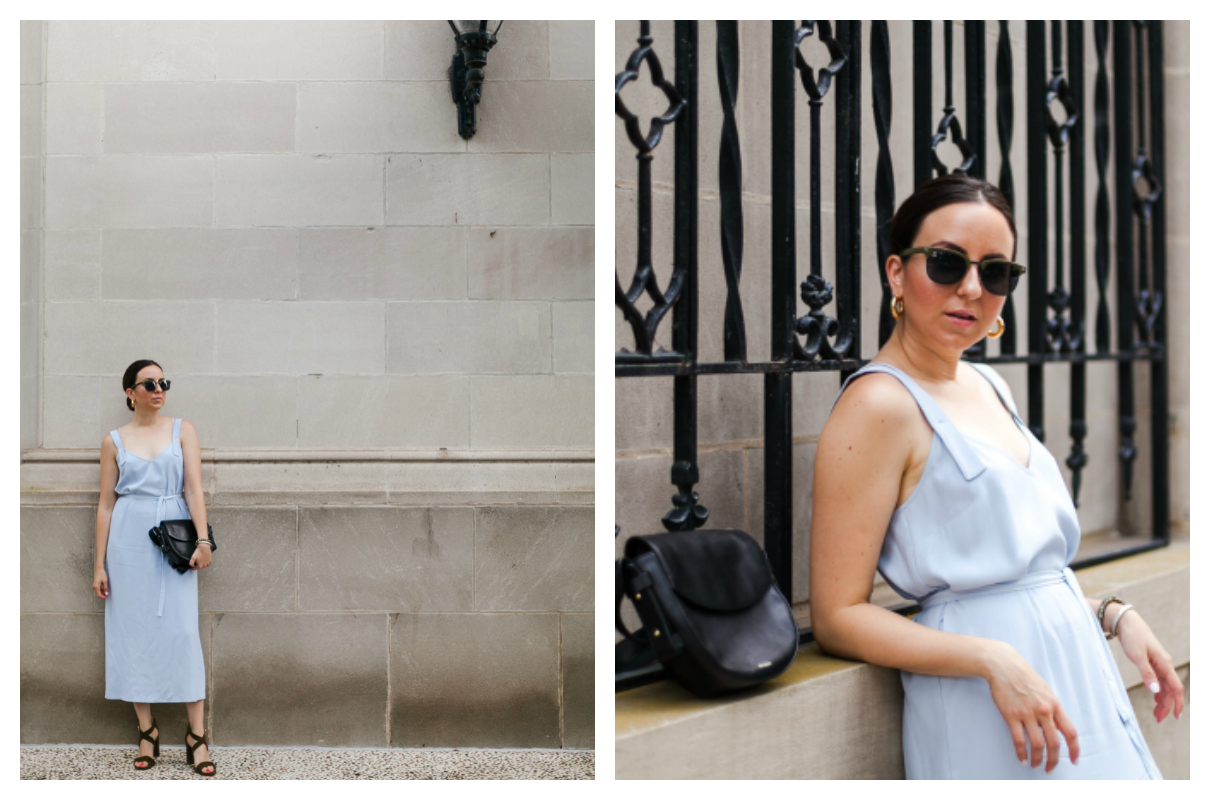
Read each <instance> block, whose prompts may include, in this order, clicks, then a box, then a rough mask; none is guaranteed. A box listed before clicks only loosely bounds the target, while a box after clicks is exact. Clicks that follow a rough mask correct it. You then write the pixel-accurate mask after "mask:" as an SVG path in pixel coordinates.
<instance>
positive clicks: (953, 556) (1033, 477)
mask: <svg viewBox="0 0 1210 800" xmlns="http://www.w3.org/2000/svg"><path fill="white" fill-rule="evenodd" d="M971 366H973V367H974V368H975V369H976V370H977V371H978V372H979V373H980V374H981V375H983V376H984V377H985V378H987V379H988V380H989V381H990V382H991V384H992V386H993V387H995V389H996V393H997V394H998V395H999V396H1000V400H1001V402H1002V403H1003V404H1004V405H1005V407H1006V408H1007V409H1008V410H1009V412H1010V413H1011V414H1012V417H1013V420H1014V421H1015V422H1016V424H1017V427H1018V428H1019V429H1020V430H1021V431H1022V433H1024V435H1025V437H1026V439H1027V440H1028V442H1029V467H1028V468H1026V467H1022V466H1021V465H1020V463H1018V462H1017V461H1016V460H1015V459H1013V458H1011V457H1010V456H1009V455H1008V454H1007V453H1005V452H1004V451H1003V450H1001V449H1000V448H998V447H995V446H993V445H990V444H988V443H986V442H981V441H979V440H977V439H974V438H971V437H968V436H964V435H963V434H962V433H960V432H959V431H958V429H957V428H956V427H955V426H954V425H953V423H952V422H950V420H949V419H948V418H947V417H946V416H945V414H944V413H943V412H942V411H941V408H940V407H939V406H938V405H937V403H936V402H934V401H933V399H932V398H931V397H930V396H929V395H928V393H927V392H925V391H924V390H923V389H921V388H920V386H919V385H918V384H917V383H916V382H915V381H913V380H912V379H911V378H910V377H908V376H907V375H906V374H904V373H903V372H902V371H900V370H898V369H896V368H894V367H892V366H890V365H888V364H883V363H874V362H872V363H870V364H867V365H866V366H865V367H863V368H862V369H860V370H858V371H857V372H856V373H854V374H853V375H852V376H851V377H850V378H849V380H848V381H847V382H846V383H845V385H844V387H842V388H841V392H843V391H844V388H847V387H848V385H849V384H850V383H852V381H854V380H855V379H857V378H858V377H859V376H861V375H867V374H869V373H871V372H883V373H886V374H888V375H892V376H894V377H895V378H897V379H898V380H899V381H900V382H901V383H902V384H903V385H904V386H905V387H906V388H907V390H908V391H909V392H911V393H912V397H914V398H915V400H916V403H917V405H919V406H920V410H921V412H922V413H923V414H924V417H925V419H926V420H927V421H928V423H929V425H930V426H932V428H933V434H934V435H933V443H932V448H931V450H930V451H929V456H928V461H927V462H926V464H925V468H924V473H923V474H922V475H921V477H920V483H919V484H918V485H917V486H916V488H915V489H914V490H913V492H912V494H911V496H910V497H909V498H908V500H907V502H905V503H904V504H903V505H902V506H900V507H899V508H897V509H896V510H895V512H894V514H892V516H891V522H890V526H889V527H888V529H887V533H886V539H885V540H884V543H883V546H882V552H881V554H880V555H879V559H878V570H879V571H880V572H881V573H882V575H883V577H885V578H886V581H887V583H888V584H890V585H891V587H892V588H894V589H895V591H897V592H898V593H899V594H901V595H903V596H904V597H907V598H910V599H913V600H916V601H919V602H920V604H921V606H922V607H923V611H922V612H921V613H920V614H919V615H917V616H916V618H915V621H916V622H917V623H919V624H921V625H925V626H928V627H930V628H934V629H936V630H941V631H948V632H950V633H959V634H967V635H970V636H980V637H984V638H989V639H998V640H1001V641H1004V642H1007V643H1009V644H1010V645H1012V646H1013V647H1014V648H1015V649H1016V650H1017V652H1018V653H1020V654H1021V655H1022V656H1023V657H1024V658H1025V660H1026V661H1028V662H1029V664H1030V666H1032V667H1033V668H1034V670H1036V671H1037V673H1038V674H1039V675H1040V676H1041V677H1042V679H1043V680H1045V681H1046V683H1047V684H1048V685H1049V686H1050V688H1051V690H1052V691H1054V693H1055V695H1056V696H1057V697H1058V700H1059V703H1060V704H1061V705H1062V707H1063V710H1064V711H1065V712H1066V713H1067V715H1068V717H1070V718H1071V721H1072V723H1073V724H1074V725H1075V728H1076V733H1077V735H1078V737H1079V743H1080V761H1079V765H1078V766H1072V764H1071V761H1070V758H1069V756H1068V752H1067V743H1066V742H1065V741H1061V745H1060V750H1061V757H1060V759H1059V765H1058V767H1056V768H1055V770H1054V771H1053V772H1051V773H1050V774H1047V773H1046V772H1045V768H1044V767H1039V768H1037V769H1033V768H1031V767H1030V766H1029V764H1028V763H1025V764H1022V763H1020V762H1019V761H1017V755H1016V749H1015V748H1014V746H1013V741H1012V734H1011V733H1010V732H1009V729H1008V725H1007V724H1006V723H1005V722H1004V718H1003V717H1002V716H1001V715H1000V712H999V710H998V709H997V708H996V705H995V703H994V702H993V701H992V696H991V690H990V688H989V685H988V683H987V681H985V680H983V679H982V678H973V677H971V678H943V677H937V676H933V675H918V674H915V673H910V672H901V673H900V674H901V676H902V680H903V690H904V708H903V760H904V767H905V769H906V772H907V777H908V778H909V779H937V778H996V779H1004V778H1023V779H1028V778H1038V779H1041V778H1074V779H1084V778H1091V779H1103V778H1119V779H1120V778H1137V779H1160V773H1159V770H1158V769H1157V768H1156V765H1155V761H1154V760H1153V759H1152V758H1151V753H1150V752H1149V751H1148V749H1147V744H1146V743H1145V742H1144V741H1143V736H1142V734H1141V733H1140V731H1139V726H1138V722H1137V720H1136V719H1135V716H1134V711H1133V709H1132V708H1131V705H1130V700H1129V699H1128V697H1127V695H1126V689H1125V687H1124V686H1123V685H1122V679H1121V676H1120V675H1119V674H1118V670H1117V668H1116V666H1115V665H1114V662H1113V659H1112V657H1111V655H1110V652H1109V646H1108V644H1107V643H1106V641H1105V637H1104V634H1103V633H1102V632H1101V629H1100V627H1099V625H1098V623H1097V620H1096V614H1095V613H1094V612H1093V611H1092V609H1091V608H1090V607H1089V605H1088V602H1087V601H1086V600H1085V599H1084V594H1083V592H1081V590H1080V585H1079V583H1078V582H1077V581H1076V577H1075V574H1074V573H1072V571H1071V570H1070V569H1068V568H1067V565H1068V564H1069V563H1070V562H1071V560H1072V558H1073V557H1074V556H1075V553H1076V548H1077V547H1078V546H1079V542H1080V526H1079V522H1078V520H1077V518H1076V510H1075V506H1074V505H1073V504H1072V501H1071V495H1070V494H1069V493H1068V491H1067V487H1066V485H1065V484H1064V482H1063V477H1062V475H1061V474H1060V473H1059V467H1058V465H1057V464H1056V463H1055V459H1054V457H1053V456H1052V455H1051V454H1050V451H1048V450H1047V449H1046V447H1045V446H1043V445H1042V443H1041V442H1039V441H1038V440H1037V439H1036V438H1034V436H1033V435H1032V434H1031V433H1030V432H1029V429H1028V428H1027V427H1026V426H1025V425H1024V423H1022V422H1021V419H1020V418H1019V417H1018V416H1017V410H1016V407H1015V406H1014V405H1013V403H1012V400H1011V399H1010V397H1009V393H1008V388H1007V386H1006V385H1005V384H1004V381H1003V379H1002V378H1001V377H1000V376H999V375H998V374H996V372H995V371H994V370H992V369H991V368H990V367H987V366H986V365H980V364H972V365H971Z"/></svg>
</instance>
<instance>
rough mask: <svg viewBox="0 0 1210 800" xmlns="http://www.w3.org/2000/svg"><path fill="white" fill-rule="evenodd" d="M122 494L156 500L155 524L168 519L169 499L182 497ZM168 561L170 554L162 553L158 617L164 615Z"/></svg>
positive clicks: (177, 495)
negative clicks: (165, 573) (165, 565)
mask: <svg viewBox="0 0 1210 800" xmlns="http://www.w3.org/2000/svg"><path fill="white" fill-rule="evenodd" d="M122 496H123V497H131V498H134V497H137V498H139V499H140V500H154V501H155V518H156V523H155V524H156V525H159V524H160V523H161V522H163V521H164V520H165V519H167V517H166V516H165V515H166V513H167V511H168V501H169V500H178V499H180V497H181V495H180V494H166V495H162V496H160V497H152V496H151V495H147V494H127V495H122ZM167 561H168V556H166V555H164V554H163V553H160V603H159V606H158V607H157V608H156V612H155V615H156V616H157V617H162V616H164V594H165V581H166V578H165V576H164V564H165V563H166V562H167Z"/></svg>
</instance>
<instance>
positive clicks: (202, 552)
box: [181, 420, 210, 567]
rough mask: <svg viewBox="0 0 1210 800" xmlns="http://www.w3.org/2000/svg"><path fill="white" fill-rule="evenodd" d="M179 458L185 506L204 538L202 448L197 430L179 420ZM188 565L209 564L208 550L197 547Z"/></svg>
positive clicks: (198, 533)
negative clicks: (180, 459) (181, 466)
mask: <svg viewBox="0 0 1210 800" xmlns="http://www.w3.org/2000/svg"><path fill="white" fill-rule="evenodd" d="M181 458H182V460H183V462H184V467H185V480H184V483H185V488H184V494H185V505H186V507H188V509H189V517H190V519H192V520H193V524H194V525H195V526H196V527H197V535H198V538H201V539H204V538H206V495H205V493H204V492H203V491H202V446H201V444H200V443H199V442H198V438H197V430H196V429H194V427H193V424H192V423H191V422H189V420H181ZM190 563H191V564H193V565H195V566H197V567H206V566H208V565H209V564H210V548H209V547H207V546H206V545H204V544H203V545H198V547H197V550H196V551H195V552H194V555H193V558H192V559H190Z"/></svg>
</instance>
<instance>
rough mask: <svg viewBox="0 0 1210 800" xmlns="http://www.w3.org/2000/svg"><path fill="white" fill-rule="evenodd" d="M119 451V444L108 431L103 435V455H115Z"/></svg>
mask: <svg viewBox="0 0 1210 800" xmlns="http://www.w3.org/2000/svg"><path fill="white" fill-rule="evenodd" d="M117 452H118V445H117V443H116V442H114V440H113V437H112V436H110V435H109V434H108V433H106V434H105V435H104V436H102V437H101V455H102V456H105V455H115V454H116V453H117Z"/></svg>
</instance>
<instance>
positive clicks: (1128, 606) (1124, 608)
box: [1107, 603, 1138, 639]
mask: <svg viewBox="0 0 1210 800" xmlns="http://www.w3.org/2000/svg"><path fill="white" fill-rule="evenodd" d="M1131 609H1134V606H1133V605H1131V604H1130V603H1127V604H1126V605H1124V606H1122V608H1121V609H1120V610H1119V611H1118V615H1117V616H1116V617H1114V618H1113V627H1111V628H1110V629H1109V636H1108V637H1107V638H1109V639H1116V638H1117V637H1118V623H1119V622H1121V621H1122V615H1123V614H1125V613H1126V612H1127V611H1130V610H1131ZM1135 613H1136V614H1137V613H1138V610H1137V609H1135Z"/></svg>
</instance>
